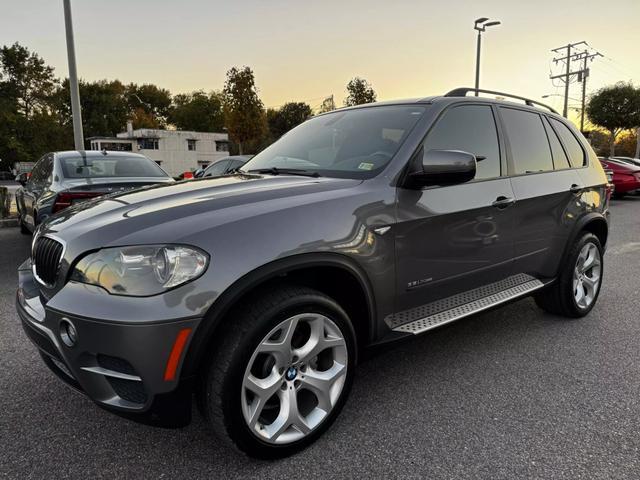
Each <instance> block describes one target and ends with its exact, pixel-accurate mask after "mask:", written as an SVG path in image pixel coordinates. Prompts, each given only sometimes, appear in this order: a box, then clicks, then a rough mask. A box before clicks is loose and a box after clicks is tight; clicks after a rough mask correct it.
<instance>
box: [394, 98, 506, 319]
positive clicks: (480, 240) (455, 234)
mask: <svg viewBox="0 0 640 480" xmlns="http://www.w3.org/2000/svg"><path fill="white" fill-rule="evenodd" d="M432 149H433V150H435V149H444V150H462V151H466V152H469V153H472V154H474V155H476V158H477V159H478V160H479V162H478V164H477V174H476V178H475V179H474V180H472V181H471V182H468V183H463V184H460V185H449V186H433V187H426V188H424V189H422V190H415V189H407V188H399V189H398V194H397V209H398V210H397V218H398V223H397V227H396V229H397V230H396V232H397V235H396V252H397V254H396V265H397V286H396V291H397V292H398V304H397V310H398V311H404V310H408V309H412V308H415V307H419V306H421V305H425V304H427V303H429V302H432V301H434V300H438V299H441V298H445V297H449V296H451V295H454V294H457V293H460V292H463V291H466V290H470V289H473V288H476V287H478V286H481V285H485V284H488V283H491V282H494V281H497V280H501V279H503V278H506V277H507V276H509V274H510V273H511V270H512V259H513V245H512V238H511V233H512V231H513V224H514V218H513V209H512V208H511V206H510V201H511V200H513V196H514V194H513V191H512V189H511V182H510V181H509V178H508V177H506V176H503V174H502V173H503V172H504V171H505V165H506V163H503V162H502V160H503V157H504V155H503V152H504V147H503V145H502V143H501V141H500V136H499V134H498V128H497V124H496V121H495V114H494V110H493V108H492V106H491V105H490V104H477V103H475V102H474V104H461V105H460V104H458V105H454V106H451V107H449V108H447V109H446V110H445V111H444V112H443V114H442V115H441V116H440V117H439V119H438V120H436V123H435V124H434V126H433V127H432V128H431V130H430V131H429V133H428V134H427V136H426V139H425V140H424V142H423V146H422V150H421V151H422V152H428V151H429V150H432ZM419 151H420V150H419ZM505 173H506V172H505Z"/></svg>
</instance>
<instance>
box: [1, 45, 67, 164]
mask: <svg viewBox="0 0 640 480" xmlns="http://www.w3.org/2000/svg"><path fill="white" fill-rule="evenodd" d="M57 86H58V80H57V79H56V78H55V76H54V74H53V68H52V67H50V66H48V65H46V64H45V62H44V60H43V59H42V58H40V57H39V56H38V55H37V54H35V53H31V52H29V50H28V49H27V48H26V47H23V46H21V45H19V44H18V43H15V44H13V45H12V46H10V47H8V46H6V45H5V46H3V47H2V48H0V160H1V161H2V164H1V165H0V170H3V171H6V170H9V169H10V168H11V167H12V166H13V164H14V163H15V162H32V161H35V160H37V159H38V158H39V157H40V156H41V155H42V154H43V153H45V152H48V151H51V150H55V149H63V150H64V149H67V148H69V147H71V146H72V145H73V137H72V136H70V135H68V133H70V132H67V131H66V129H65V128H64V127H63V126H62V125H60V124H59V122H58V121H57V120H58V119H57V117H56V116H55V115H54V114H53V113H52V112H53V111H54V106H53V98H52V97H53V95H54V91H55V89H56V88H57Z"/></svg>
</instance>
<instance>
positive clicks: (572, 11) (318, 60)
mask: <svg viewBox="0 0 640 480" xmlns="http://www.w3.org/2000/svg"><path fill="white" fill-rule="evenodd" d="M2 4H3V8H2V15H0V45H4V44H12V43H14V42H16V41H18V42H20V43H21V44H23V45H25V46H27V47H28V48H30V49H31V50H34V51H36V52H37V53H38V54H40V55H41V56H42V57H44V59H45V60H46V62H47V63H49V64H50V65H53V66H54V67H55V69H56V74H57V75H58V76H66V75H67V63H66V50H65V37H64V23H63V10H62V0H21V1H17V0H2ZM72 4H73V9H74V10H73V13H74V24H75V34H76V48H77V58H78V71H79V74H80V76H81V77H82V78H84V79H87V80H97V79H103V78H107V79H115V78H118V79H120V80H121V81H123V82H137V83H145V82H148V83H154V84H157V85H158V86H161V87H164V88H168V89H169V90H170V91H171V92H172V93H174V94H175V93H180V92H187V91H191V90H195V89H204V90H214V89H215V90H218V89H221V88H222V85H223V83H224V79H225V72H226V71H227V70H228V69H229V68H230V67H232V66H241V65H249V66H251V67H252V68H253V69H254V71H255V75H256V82H257V85H258V88H259V93H260V96H261V98H262V99H263V101H264V103H265V105H266V106H278V105H281V104H282V103H285V102H287V101H306V102H308V103H310V104H311V105H312V106H313V107H316V106H318V105H319V104H320V102H321V101H322V98H323V97H326V96H328V95H330V94H334V95H335V97H336V100H337V103H339V104H341V103H342V99H343V97H344V95H345V85H346V83H347V81H348V80H349V79H350V78H351V77H353V76H362V77H364V78H366V79H368V80H369V81H370V82H371V83H372V84H373V87H374V89H375V90H376V92H377V93H378V98H379V99H381V100H384V99H394V98H402V97H413V96H426V95H435V94H441V93H443V92H446V91H447V90H449V89H451V88H454V87H456V86H472V85H473V81H474V68H475V67H474V62H475V41H476V37H475V31H474V30H473V21H474V19H475V18H477V17H481V16H486V17H491V19H496V20H500V21H502V25H501V26H498V27H493V28H491V29H490V30H489V31H487V33H486V34H485V35H484V37H483V39H484V45H483V61H482V77H481V86H483V87H485V88H492V89H496V90H505V91H509V92H513V93H518V94H521V95H525V96H529V97H531V98H536V99H540V97H541V96H542V95H545V94H556V93H562V88H560V87H554V86H553V85H552V82H551V80H549V78H548V77H549V72H550V68H552V69H553V70H554V72H556V71H559V68H560V67H559V66H556V67H554V66H553V64H552V63H551V59H552V58H553V55H552V53H551V52H550V50H551V49H552V48H555V47H559V46H561V45H565V44H567V43H568V42H578V41H581V40H586V41H587V42H588V43H589V45H590V46H592V47H593V48H594V49H597V50H598V51H600V52H602V53H603V54H604V55H605V58H599V59H597V60H596V61H594V62H593V63H592V69H591V70H592V75H591V78H590V79H589V83H588V91H593V90H595V89H597V88H599V87H602V86H603V85H606V84H610V83H614V82H616V81H620V80H625V81H628V80H635V81H636V82H640V24H639V23H638V21H639V20H640V0H612V1H610V2H602V1H595V0H593V1H591V0H570V1H567V0H564V1H563V0H536V1H517V0H486V1H478V0H475V1H466V0H449V1H446V2H445V1H428V0H421V1H413V0H395V1H388V0H367V1H361V0H357V1H349V0H340V1H334V0H324V1H322V2H308V1H306V2H301V1H293V0H234V1H224V2H222V1H204V0H180V1H176V0H173V1H168V0H126V1H125V0H108V1H107V0H82V1H80V0H72ZM580 88H581V87H580V84H573V85H572V91H571V96H573V97H579V95H580ZM547 101H548V102H549V103H551V104H552V105H554V106H555V107H556V108H558V109H561V105H562V101H561V98H560V97H552V98H549V99H548V100H547Z"/></svg>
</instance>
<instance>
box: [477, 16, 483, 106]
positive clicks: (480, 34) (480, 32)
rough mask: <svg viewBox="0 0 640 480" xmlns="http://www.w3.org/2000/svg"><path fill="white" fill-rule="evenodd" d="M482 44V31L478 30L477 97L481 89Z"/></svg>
mask: <svg viewBox="0 0 640 480" xmlns="http://www.w3.org/2000/svg"><path fill="white" fill-rule="evenodd" d="M481 44H482V31H481V30H479V29H478V41H477V43H476V97H477V96H478V89H479V88H480V46H481Z"/></svg>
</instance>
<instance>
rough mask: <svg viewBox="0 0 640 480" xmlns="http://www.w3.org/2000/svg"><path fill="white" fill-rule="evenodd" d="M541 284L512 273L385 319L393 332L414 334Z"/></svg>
mask: <svg viewBox="0 0 640 480" xmlns="http://www.w3.org/2000/svg"><path fill="white" fill-rule="evenodd" d="M544 286H545V284H544V283H543V282H541V281H540V280H538V279H536V278H534V277H532V276H530V275H526V274H519V275H514V276H512V277H509V278H506V279H504V280H501V281H499V282H496V283H491V284H489V285H484V286H482V287H479V288H476V289H473V290H469V291H467V292H463V293H459V294H457V295H453V296H451V297H447V298H443V299H441V300H437V301H435V302H433V303H429V304H427V305H423V306H420V307H416V308H412V309H411V310H405V311H403V312H399V313H396V314H394V315H389V316H388V317H387V318H386V319H385V322H386V323H387V325H388V326H389V327H390V328H391V329H392V330H393V331H394V332H403V333H413V334H416V335H417V334H419V333H423V332H426V331H427V330H431V329H432V328H436V327H439V326H441V325H444V324H447V323H450V322H453V321H455V320H459V319H461V318H464V317H468V316H469V315H473V314H476V313H479V312H482V311H483V310H487V309H489V308H492V307H495V306H496V305H500V304H501V303H505V302H509V301H511V300H514V299H516V298H518V297H523V296H525V295H527V294H529V293H531V292H533V291H535V290H538V289H540V288H542V287H544Z"/></svg>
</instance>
